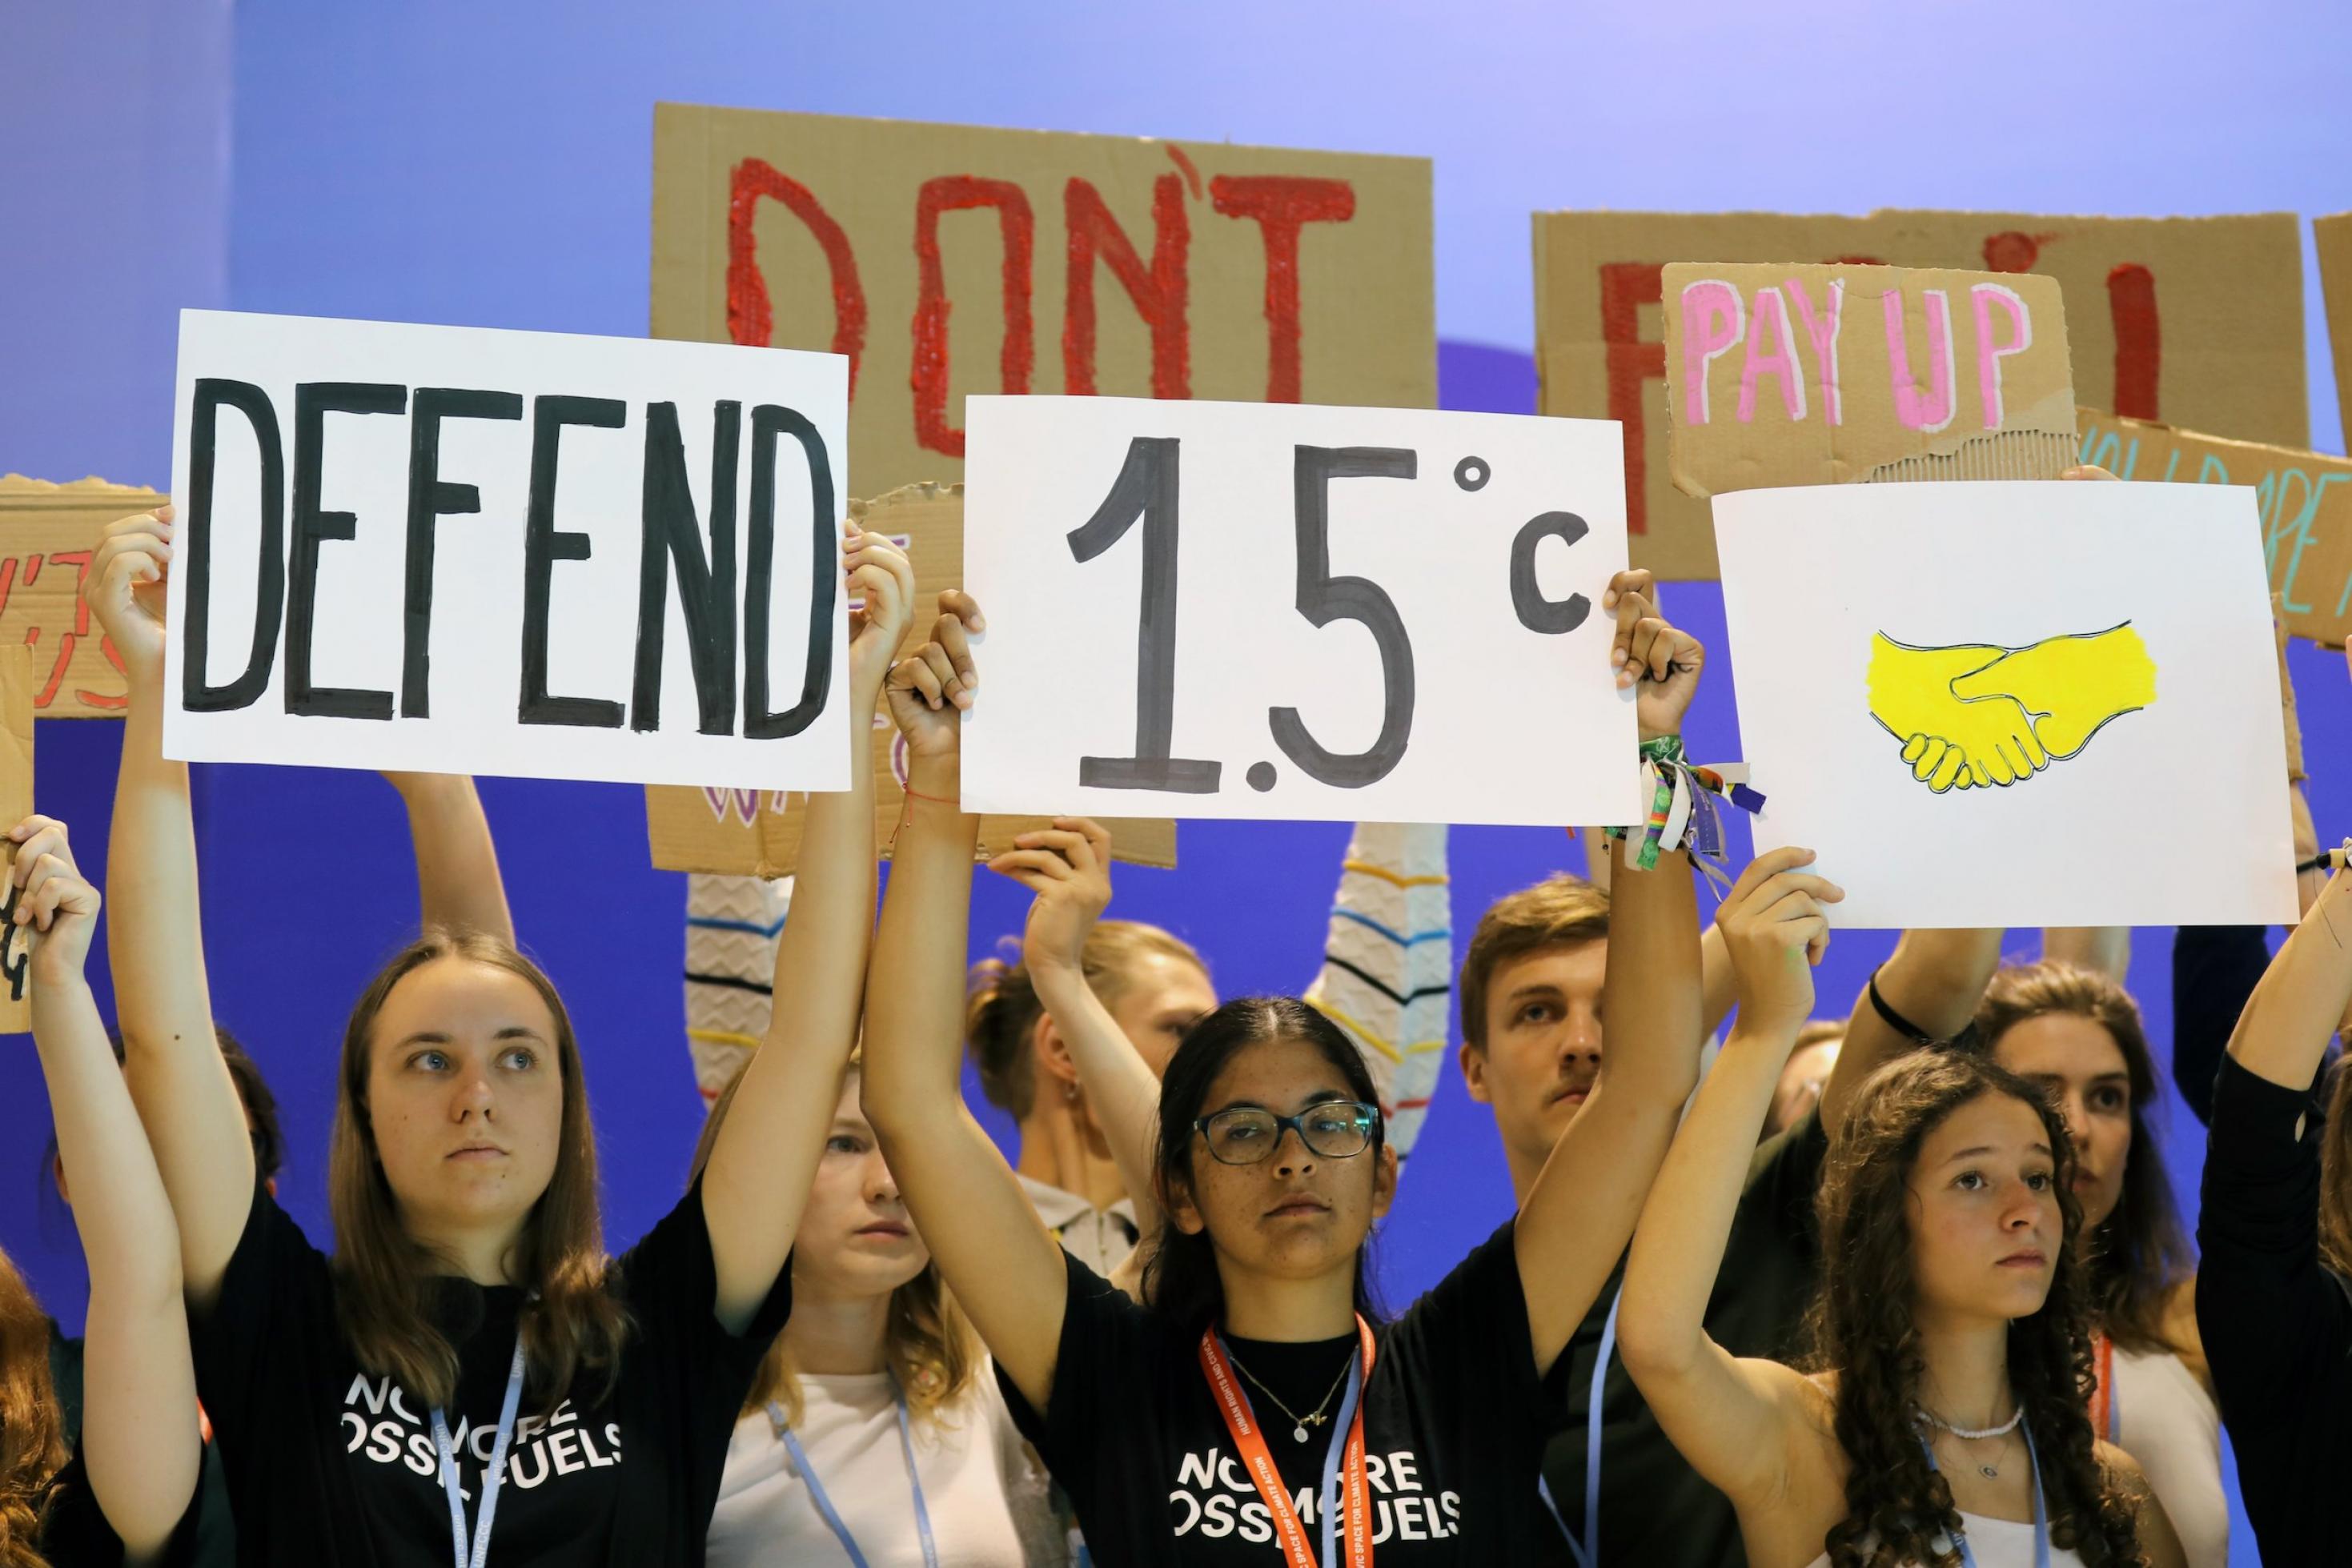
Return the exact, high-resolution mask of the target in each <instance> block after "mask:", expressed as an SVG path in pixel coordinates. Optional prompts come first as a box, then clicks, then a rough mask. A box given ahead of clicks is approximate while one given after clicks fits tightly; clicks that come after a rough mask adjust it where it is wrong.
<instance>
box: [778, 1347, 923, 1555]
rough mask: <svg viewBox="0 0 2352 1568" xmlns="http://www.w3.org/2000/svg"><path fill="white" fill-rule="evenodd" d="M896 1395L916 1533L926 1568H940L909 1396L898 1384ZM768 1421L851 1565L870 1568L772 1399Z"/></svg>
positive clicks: (900, 1444) (899, 1433)
mask: <svg viewBox="0 0 2352 1568" xmlns="http://www.w3.org/2000/svg"><path fill="white" fill-rule="evenodd" d="M892 1392H893V1394H894V1395H896V1396H897V1398H898V1448H899V1450H900V1451H901V1452H903V1453H904V1454H905V1455H906V1456H907V1484H908V1485H909V1486H911V1487H912V1488H914V1490H915V1532H916V1534H917V1535H918V1536H919V1537H920V1538H921V1541H922V1545H923V1568H940V1549H939V1547H938V1545H937V1544H936V1543H935V1542H933V1541H932V1540H931V1514H930V1510H929V1509H928V1508H926V1507H925V1506H924V1504H923V1477H922V1473H921V1472H920V1471H919V1470H918V1469H915V1433H914V1427H913V1426H912V1425H911V1424H910V1423H909V1422H908V1418H907V1395H906V1392H905V1390H903V1389H899V1388H898V1387H897V1386H896V1385H895V1384H894V1385H893V1387H892ZM768 1420H769V1422H770V1424H771V1425H772V1426H773V1427H775V1428H776V1436H777V1437H780V1438H782V1440H783V1445H784V1451H785V1452H786V1453H788V1454H790V1455H792V1457H793V1469H796V1470H798V1471H800V1473H801V1480H802V1481H803V1483H804V1484H805V1485H806V1486H807V1487H808V1494H809V1501H811V1502H813V1503H814V1504H816V1511H817V1512H818V1513H820V1514H822V1515H823V1516H824V1521H825V1523H826V1524H828V1525H830V1526H831V1527H832V1529H833V1533H834V1535H835V1537H836V1538H838V1539H839V1541H840V1542H841V1549H842V1550H843V1551H844V1552H848V1553H849V1561H850V1562H851V1563H855V1564H856V1568H867V1565H866V1553H865V1552H861V1551H859V1550H858V1549H857V1538H856V1537H855V1536H853V1535H851V1534H850V1533H849V1526H848V1525H847V1524H845V1523H844V1522H843V1521H842V1518H841V1511H840V1510H839V1509H836V1508H835V1507H834V1506H833V1499H831V1498H829V1497H827V1496H826V1495H825V1491H824V1482H823V1481H820V1480H818V1479H816V1471H815V1470H814V1469H812V1468H811V1467H810V1465H809V1459H808V1453H807V1451H806V1450H805V1449H803V1448H802V1447H801V1440H800V1439H799V1438H798V1437H793V1429H792V1427H790V1426H789V1425H788V1424H786V1422H785V1420H784V1412H783V1407H782V1406H780V1405H778V1404H777V1403H776V1402H775V1401H774V1400H770V1401H768Z"/></svg>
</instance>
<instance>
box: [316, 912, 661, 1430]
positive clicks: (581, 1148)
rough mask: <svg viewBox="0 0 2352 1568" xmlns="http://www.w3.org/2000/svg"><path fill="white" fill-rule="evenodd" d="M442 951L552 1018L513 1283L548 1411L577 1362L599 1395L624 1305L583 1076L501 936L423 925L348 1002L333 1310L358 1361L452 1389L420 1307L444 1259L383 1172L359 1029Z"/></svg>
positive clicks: (332, 1191) (446, 1391)
mask: <svg viewBox="0 0 2352 1568" xmlns="http://www.w3.org/2000/svg"><path fill="white" fill-rule="evenodd" d="M444 958H452V959H462V960H464V961H465V962H467V963H470V964H479V965H482V966H484V967H488V968H493V969H499V970H503V971H504V972H506V973H508V974H509V975H516V976H520V977H521V978H522V979H524V980H525V981H527V982H529V983H530V988H532V989H533V990H534V991H536V992H538V993H539V998H540V1000H541V1001H542V1002H544V1003H545V1004H546V1005H547V1010H548V1013H549V1014H550V1016H551V1018H552V1019H554V1023H555V1040H554V1045H555V1056H556V1062H557V1067H558V1070H559V1071H560V1072H561V1073H562V1081H563V1113H562V1134H561V1138H560V1141H559V1143H558V1145H557V1148H556V1155H555V1171H554V1174H553V1175H552V1176H551V1177H550V1178H549V1179H548V1184H547V1189H546V1190H545V1191H544V1192H542V1193H541V1194H540V1196H539V1199H538V1201H537V1202H536V1203H534V1204H533V1205H532V1206H531V1210H530V1218H528V1219H526V1220H525V1221H524V1224H523V1230H522V1236H521V1239H520V1240H519V1241H518V1242H517V1244H516V1260H517V1265H518V1268H517V1280H516V1282H517V1283H518V1284H520V1285H523V1286H526V1287H528V1288H529V1289H530V1291H531V1299H530V1301H529V1302H527V1303H526V1305H525V1306H524V1307H523V1310H522V1323H521V1329H522V1343H523V1350H524V1353H525V1357H526V1362H527V1364H528V1366H529V1368H530V1384H529V1386H530V1391H531V1394H532V1396H533V1397H534V1398H535V1399H537V1400H539V1401H541V1403H542V1404H543V1406H545V1407H546V1408H549V1409H552V1408H553V1407H554V1406H556V1405H557V1404H559V1403H561V1402H562V1399H563V1398H564V1397H565V1396H566V1395H567V1394H568V1393H569V1392H570V1390H571V1387H572V1380H573V1378H574V1377H575V1376H577V1375H579V1374H580V1372H581V1371H582V1370H583V1369H593V1370H594V1371H596V1372H599V1373H601V1374H602V1375H603V1383H602V1388H601V1390H600V1392H599V1393H598V1394H597V1395H596V1396H595V1397H596V1398H602V1397H603V1396H604V1395H605V1394H609V1393H610V1392H611V1389H612V1385H613V1380H614V1377H615V1376H617V1375H618V1374H619V1371H620V1358H621V1346H622V1343H623V1341H624V1340H625V1338H626V1335H627V1333H628V1326H629V1320H628V1314H627V1313H626V1312H625V1311H624V1310H623V1308H622V1305H621V1303H620V1301H618V1300H617V1299H616V1298H615V1296H614V1293H613V1292H612V1291H611V1290H610V1289H609V1288H608V1285H609V1283H610V1276H611V1272H612V1269H611V1260H610V1259H609V1258H607V1257H606V1255H605V1252H604V1221H603V1219H602V1218H601V1216H600V1215H599V1213H598V1210H597V1204H596V1137H595V1130H594V1128H593V1126H592V1125H591V1124H590V1122H589V1118H588V1090H587V1086H586V1085H585V1084H584V1083H583V1082H582V1081H581V1071H580V1047H579V1042H578V1041H577V1040H576V1039H575V1038H574V1037H573V1035H572V1019H571V1015H570V1014H568V1013H567V1012H566V1011H565V1010H564V1007H563V998H562V997H561V996H559V995H558V994H557V993H556V989H555V984H554V982H553V981H551V980H550V979H549V978H548V977H547V976H546V974H545V973H544V972H542V971H541V968H540V967H539V966H538V965H536V964H534V963H532V962H531V961H530V959H529V958H526V957H524V956H522V955H521V954H520V953H519V952H517V951H516V950H515V949H514V948H513V947H512V946H509V945H508V944H507V943H505V942H501V941H499V939H498V938H496V937H494V936H484V935H482V934H481V933H479V932H477V931H455V930H437V929H436V930H431V931H427V932H426V933H425V936H423V937H422V938H420V939H419V940H417V941H415V942H414V943H411V944H410V945H409V946H407V947H405V948H403V949H402V950H401V951H400V952H399V953H398V954H396V955H394V957H393V959H392V961H391V962H389V963H387V964H386V965H384V967H383V968H382V969H381V970H380V971H378V972H377V974H376V977H375V979H374V980H373V982H372V983H371V984H370V985H369V986H368V988H367V989H366V990H365V991H363V992H362V993H361V996H360V999H359V1001H358V1003H357V1004H356V1005H354V1006H353V1007H352V1017H351V1022H350V1023H349V1024H348V1025H347V1026H346V1027H345V1028H344V1030H343V1056H342V1071H341V1087H340V1091H339V1092H338V1093H337V1094H336V1097H335V1130H334V1136H333V1140H332V1143H331V1145H330V1148H329V1152H328V1162H327V1195H328V1207H329V1210H330V1212H331V1214H332V1215H333V1217H334V1223H335V1259H334V1269H335V1275H336V1281H337V1286H338V1288H337V1290H336V1291H335V1312H336V1316H337V1318H338V1319H339V1320H340V1322H341V1326H342V1331H343V1337H344V1338H345V1339H346V1340H347V1341H348V1342H349V1343H350V1344H351V1347H352V1354H353V1355H354V1356H355V1357H356V1358H357V1359H358V1361H359V1364H361V1365H362V1366H363V1367H365V1368H366V1369H367V1370H368V1371H370V1372H372V1373H374V1374H376V1375H389V1376H391V1377H393V1378H394V1379H395V1380H396V1381H397V1382H398V1383H399V1384H400V1385H401V1386H402V1387H403V1388H404V1389H406V1390H407V1391H408V1392H409V1393H411V1394H413V1395H415V1396H417V1397H418V1398H420V1399H422V1400H423V1401H425V1404H427V1405H430V1406H446V1405H447V1404H448V1403H449V1402H450V1400H451V1398H452V1397H453V1396H455V1394H456V1393H457V1347H456V1346H454V1345H452V1344H451V1343H449V1340H448V1337H447V1336H446V1335H445V1334H444V1333H442V1332H441V1331H440V1330H439V1329H438V1328H436V1326H435V1325H434V1322H433V1319H432V1317H431V1315H430V1313H429V1312H428V1311H427V1306H428V1301H429V1291H430V1290H431V1289H432V1285H433V1282H434V1281H435V1279H436V1276H438V1275H440V1274H443V1273H444V1272H446V1266H447V1260H446V1259H444V1258H442V1257H440V1256H439V1255H438V1254H436V1252H435V1251H434V1250H433V1249H430V1248H428V1247H426V1246H425V1244H424V1243H422V1242H420V1241H418V1240H416V1239H415V1238H414V1237H412V1236H410V1235H409V1234H408V1232H407V1230H406V1229H405V1228H404V1227H403V1226H402V1224H401V1222H400V1208H399V1202H398V1199H397V1197H396V1196H395V1195H394V1192H393V1190H392V1186H391V1183H390V1182H389V1181H387V1180H386V1179H385V1177H384V1173H383V1157H382V1155H380V1154H379V1153H378V1151H377V1148H376V1143H375V1128H374V1124H373V1121H372V1119H371V1117H370V1114H369V1110H368V1068H369V1062H370V1058H371V1048H372V1044H373V1042H372V1040H371V1039H370V1036H371V1034H372V1033H373V1030H374V1028H375V1020H376V1018H377V1015H379V1014H380V1013H382V1012H383V1005H384V1002H385V1000H386V999H387V998H390V997H391V995H392V991H393V988H394V987H395V986H397V985H398V984H399V983H400V982H401V981H402V980H404V979H405V978H407V977H409V976H410V975H413V974H415V972H416V971H417V970H419V969H421V968H423V967H425V966H426V965H427V964H431V963H435V962H437V961H439V960H441V959H444Z"/></svg>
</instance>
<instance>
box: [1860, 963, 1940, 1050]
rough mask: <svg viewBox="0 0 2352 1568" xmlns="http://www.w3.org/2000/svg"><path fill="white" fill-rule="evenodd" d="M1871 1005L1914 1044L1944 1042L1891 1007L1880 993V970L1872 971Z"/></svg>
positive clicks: (1898, 1032) (1890, 1026) (1889, 1024)
mask: <svg viewBox="0 0 2352 1568" xmlns="http://www.w3.org/2000/svg"><path fill="white" fill-rule="evenodd" d="M1870 1005H1871V1007H1872V1008H1873V1009H1874V1010H1875V1011H1876V1012H1877V1014H1878V1016H1879V1018H1880V1019H1881V1020H1882V1021H1884V1022H1885V1025H1886V1027H1887V1028H1889V1029H1891V1030H1894V1031H1895V1033H1897V1034H1899V1035H1901V1036H1902V1037H1903V1038H1904V1039H1906V1040H1909V1041H1910V1042H1911V1043H1912V1044H1914V1045H1941V1044H1943V1043H1944V1042H1943V1041H1942V1040H1937V1038H1936V1037H1935V1036H1934V1035H1932V1034H1929V1033H1928V1032H1927V1030H1923V1029H1921V1028H1920V1027H1919V1026H1918V1025H1917V1024H1916V1023H1913V1022H1912V1021H1911V1020H1910V1019H1907V1018H1905V1017H1904V1016H1903V1015H1902V1014H1901V1013H1898V1012H1896V1011H1895V1009H1893V1008H1891V1007H1889V1006H1888V1005H1887V1002H1886V998H1885V997H1883V996H1880V995H1879V994H1878V971H1877V970H1876V969H1873V970H1872V971H1871V972H1870Z"/></svg>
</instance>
